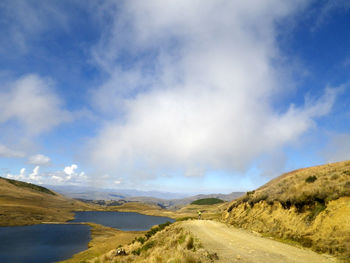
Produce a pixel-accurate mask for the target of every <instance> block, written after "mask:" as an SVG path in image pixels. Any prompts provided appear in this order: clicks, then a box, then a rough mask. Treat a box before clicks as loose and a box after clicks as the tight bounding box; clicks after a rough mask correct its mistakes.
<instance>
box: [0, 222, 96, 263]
mask: <svg viewBox="0 0 350 263" xmlns="http://www.w3.org/2000/svg"><path fill="white" fill-rule="evenodd" d="M89 241H90V226H88V225H73V224H71V225H70V224H67V225H54V224H41V225H32V226H15V227H0V262H4V263H5V262H6V263H19V262H20V263H49V262H56V261H60V260H64V259H68V258H70V257H72V256H73V254H76V253H78V252H80V251H83V250H86V249H87V248H88V243H89Z"/></svg>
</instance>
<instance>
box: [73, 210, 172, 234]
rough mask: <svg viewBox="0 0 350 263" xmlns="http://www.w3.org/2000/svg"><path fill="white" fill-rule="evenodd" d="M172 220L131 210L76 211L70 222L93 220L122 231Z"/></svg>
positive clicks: (145, 228) (144, 227)
mask: <svg viewBox="0 0 350 263" xmlns="http://www.w3.org/2000/svg"><path fill="white" fill-rule="evenodd" d="M167 221H169V222H174V219H171V218H169V217H162V216H147V215H142V214H139V213H132V212H110V211H108V212H101V211H88V212H76V213H75V219H74V220H72V221H71V222H93V223H96V224H100V225H104V226H109V227H114V228H117V229H120V230H124V231H144V230H148V229H150V228H151V227H152V226H154V225H159V224H163V223H165V222H167Z"/></svg>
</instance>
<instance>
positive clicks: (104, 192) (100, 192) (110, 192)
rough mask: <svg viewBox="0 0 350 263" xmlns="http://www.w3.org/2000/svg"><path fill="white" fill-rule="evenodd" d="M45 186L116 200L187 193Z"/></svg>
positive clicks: (78, 195)
mask: <svg viewBox="0 0 350 263" xmlns="http://www.w3.org/2000/svg"><path fill="white" fill-rule="evenodd" d="M45 186H46V187H48V188H50V189H53V190H54V191H57V192H58V193H61V194H63V195H66V196H69V197H72V198H83V199H91V200H118V199H124V198H127V197H140V196H142V197H154V198H159V199H164V200H170V199H177V198H185V197H188V196H189V195H188V194H187V195H186V194H181V193H170V192H161V191H141V190H135V189H118V190H115V189H108V188H97V187H83V186H71V185H67V186H66V185H45Z"/></svg>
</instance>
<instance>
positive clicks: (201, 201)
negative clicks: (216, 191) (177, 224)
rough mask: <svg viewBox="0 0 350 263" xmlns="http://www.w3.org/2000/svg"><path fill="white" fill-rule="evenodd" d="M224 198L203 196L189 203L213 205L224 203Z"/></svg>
mask: <svg viewBox="0 0 350 263" xmlns="http://www.w3.org/2000/svg"><path fill="white" fill-rule="evenodd" d="M224 202H225V201H224V200H221V199H219V198H203V199H198V200H196V201H193V202H192V203H191V205H215V204H221V203H224Z"/></svg>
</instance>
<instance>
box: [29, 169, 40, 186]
mask: <svg viewBox="0 0 350 263" xmlns="http://www.w3.org/2000/svg"><path fill="white" fill-rule="evenodd" d="M39 168H40V166H35V167H34V169H33V172H32V173H31V174H29V177H28V179H29V180H30V181H32V182H39V183H40V179H41V178H40V176H39Z"/></svg>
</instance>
